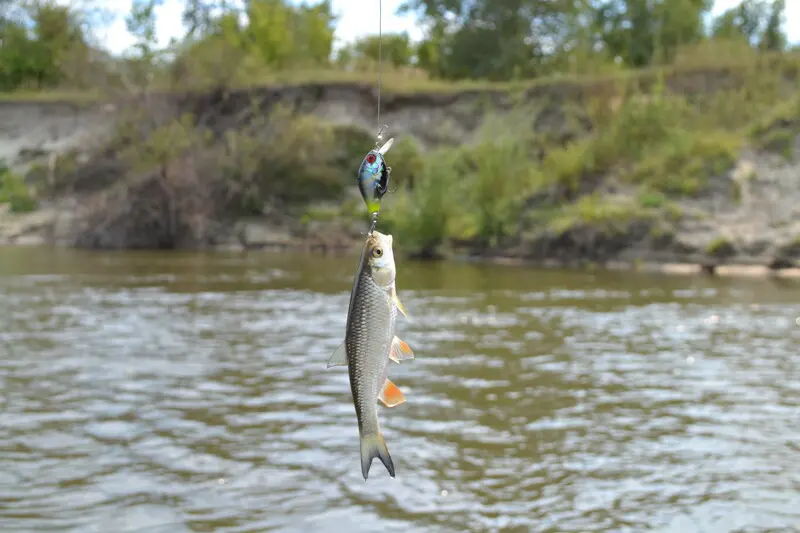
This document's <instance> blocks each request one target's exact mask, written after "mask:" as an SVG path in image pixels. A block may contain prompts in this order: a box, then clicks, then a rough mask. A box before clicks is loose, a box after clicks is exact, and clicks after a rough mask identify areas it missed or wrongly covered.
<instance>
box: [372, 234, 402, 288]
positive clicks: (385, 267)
mask: <svg viewBox="0 0 800 533" xmlns="http://www.w3.org/2000/svg"><path fill="white" fill-rule="evenodd" d="M367 265H369V269H370V274H371V275H372V279H373V280H374V281H375V283H377V284H378V285H379V286H381V287H390V286H391V285H392V284H393V283H394V278H395V274H396V270H395V265H394V253H393V251H392V236H391V235H384V234H383V233H380V232H378V231H373V232H372V234H370V236H369V237H368V238H367Z"/></svg>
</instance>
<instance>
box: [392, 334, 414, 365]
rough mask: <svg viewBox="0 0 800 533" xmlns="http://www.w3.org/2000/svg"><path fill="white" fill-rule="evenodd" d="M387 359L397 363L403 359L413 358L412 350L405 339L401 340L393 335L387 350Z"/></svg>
mask: <svg viewBox="0 0 800 533" xmlns="http://www.w3.org/2000/svg"><path fill="white" fill-rule="evenodd" d="M389 359H391V360H392V361H394V362H395V363H399V362H400V361H405V360H407V359H414V352H413V351H412V350H411V347H410V346H409V345H408V344H407V343H406V342H405V341H401V340H400V339H398V338H397V337H395V338H394V339H393V340H392V348H391V350H390V352H389Z"/></svg>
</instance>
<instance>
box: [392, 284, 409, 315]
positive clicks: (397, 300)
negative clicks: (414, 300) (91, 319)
mask: <svg viewBox="0 0 800 533" xmlns="http://www.w3.org/2000/svg"><path fill="white" fill-rule="evenodd" d="M392 301H393V302H394V305H396V306H397V309H398V310H399V311H400V312H401V313H403V316H404V317H406V318H408V314H407V313H406V308H405V307H403V304H402V302H400V298H398V296H397V289H395V288H394V287H392Z"/></svg>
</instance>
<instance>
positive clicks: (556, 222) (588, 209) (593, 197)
mask: <svg viewBox="0 0 800 533" xmlns="http://www.w3.org/2000/svg"><path fill="white" fill-rule="evenodd" d="M653 218H654V212H653V211H651V210H649V209H646V208H642V207H641V206H639V205H638V204H637V203H636V201H635V200H634V199H633V198H630V197H627V196H622V197H617V198H613V197H605V196H603V195H600V194H590V195H587V196H583V197H581V198H580V199H579V200H578V201H577V202H575V203H573V204H569V205H566V206H564V207H563V208H562V209H560V210H559V212H558V213H557V214H556V215H555V216H554V217H553V218H552V219H551V220H550V221H549V223H548V224H547V229H548V230H549V231H551V232H553V233H554V234H556V235H563V234H564V233H567V232H569V231H573V230H576V229H581V228H586V227H590V228H592V230H594V231H598V232H600V233H605V234H610V235H613V234H619V233H625V232H627V231H628V228H629V226H630V224H631V223H633V222H635V221H649V220H651V219H653Z"/></svg>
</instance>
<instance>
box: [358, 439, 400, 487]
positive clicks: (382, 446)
mask: <svg viewBox="0 0 800 533" xmlns="http://www.w3.org/2000/svg"><path fill="white" fill-rule="evenodd" d="M375 457H377V458H378V459H380V460H381V462H382V463H383V466H385V467H386V470H388V471H389V475H390V476H392V477H394V463H392V456H391V455H389V449H388V448H387V447H386V441H385V440H383V435H382V434H381V433H376V434H373V435H361V473H362V474H363V475H364V480H365V481H366V479H367V476H368V475H369V467H370V466H371V465H372V459H373V458H375Z"/></svg>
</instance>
